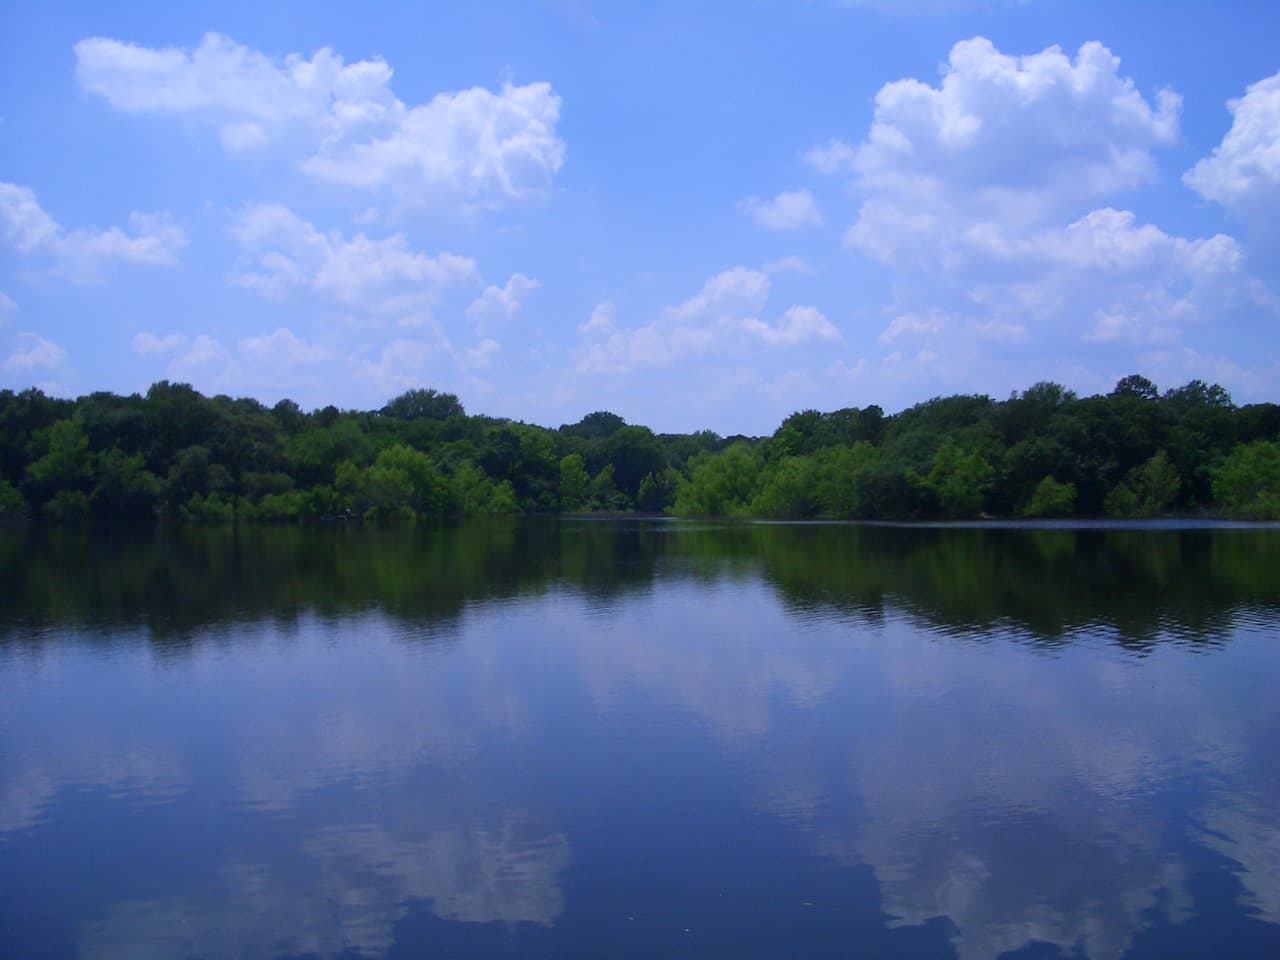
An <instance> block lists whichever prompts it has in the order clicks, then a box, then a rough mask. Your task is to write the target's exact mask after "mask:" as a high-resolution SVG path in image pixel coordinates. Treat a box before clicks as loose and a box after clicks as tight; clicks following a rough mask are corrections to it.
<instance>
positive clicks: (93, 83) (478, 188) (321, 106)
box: [75, 33, 565, 208]
mask: <svg viewBox="0 0 1280 960" xmlns="http://www.w3.org/2000/svg"><path fill="white" fill-rule="evenodd" d="M75 52H76V75H77V77H78V79H79V82H80V85H81V87H83V88H84V89H85V90H86V91H88V92H90V93H93V94H96V95H98V96H100V97H102V98H103V99H104V100H106V102H107V103H108V104H110V105H111V106H112V107H113V108H114V109H116V110H120V111H123V112H128V113H152V114H169V115H174V116H181V117H184V118H189V119H191V120H194V121H197V122H201V123H207V124H210V125H212V126H214V127H216V128H217V129H218V133H219V137H220V139H221V142H222V145H223V147H224V149H225V150H227V152H229V153H244V152H249V151H254V150H260V149H262V148H264V147H267V146H269V145H271V144H273V143H276V142H281V141H289V142H293V143H300V144H302V149H303V150H304V157H303V159H302V169H303V170H304V171H305V172H306V173H307V174H308V175H310V176H312V177H314V178H316V179H317V180H322V181H325V182H329V183H338V184H344V185H348V186H352V187H357V188H367V189H371V190H378V191H381V190H387V191H390V192H391V193H393V194H395V195H397V196H398V197H400V198H402V199H404V200H406V201H409V202H414V203H433V204H447V205H458V206H461V207H464V208H470V207H477V206H479V207H486V206H497V205H501V204H503V203H505V202H508V201H511V200H518V199H522V198H525V197H530V196H537V195H541V194H543V193H545V192H546V191H547V189H548V188H549V187H550V185H551V181H552V179H553V178H554V176H555V174H556V173H557V172H558V171H559V169H560V167H561V165H562V164H563V162H564V153H565V147H564V143H563V141H561V139H560V138H559V136H558V134H557V132H556V124H557V123H558V121H559V117H560V98H559V96H557V95H556V94H555V92H554V91H553V90H552V88H551V86H550V84H547V83H531V84H527V85H525V86H516V85H513V84H510V83H506V84H503V86H502V87H501V88H500V89H499V90H498V91H496V92H495V91H491V90H486V89H483V88H480V87H476V88H472V89H468V90H459V91H456V92H448V93H440V94H437V95H436V96H435V97H433V98H432V99H431V100H429V101H427V102H426V103H422V104H418V105H416V106H409V105H406V104H405V103H404V102H402V101H401V100H400V99H399V98H398V97H396V95H395V94H394V93H393V91H392V89H391V79H392V70H391V67H390V66H389V65H388V64H387V63H385V62H384V61H382V60H377V59H374V60H360V61H357V62H355V63H346V62H344V60H343V58H342V57H341V56H339V55H338V54H336V53H334V52H333V51H332V50H330V49H328V48H325V49H321V50H319V51H317V52H316V53H315V54H313V55H312V56H311V57H310V58H306V57H303V56H301V55H300V54H296V53H293V54H289V55H288V56H286V57H284V58H283V59H276V58H272V57H269V56H267V55H266V54H264V53H262V52H260V51H257V50H253V49H250V48H249V47H245V46H243V45H241V44H238V43H236V42H234V41H233V40H231V39H230V38H228V37H225V36H221V35H219V34H216V33H210V34H206V35H205V37H204V38H203V39H202V40H201V41H200V44H199V45H198V46H196V47H195V48H193V49H186V48H177V47H166V48H161V49H157V48H149V47H143V46H139V45H136V44H132V43H124V42H121V41H119V40H113V39H109V38H104V37H92V38H89V39H85V40H82V41H80V42H79V43H78V44H76V48H75Z"/></svg>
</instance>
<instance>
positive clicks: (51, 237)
mask: <svg viewBox="0 0 1280 960" xmlns="http://www.w3.org/2000/svg"><path fill="white" fill-rule="evenodd" d="M129 225H130V228H131V232H128V233H126V232H125V231H124V230H122V229H120V228H119V227H108V228H107V229H106V230H86V229H76V230H67V229H65V228H64V227H62V226H61V225H60V224H59V223H58V222H57V221H56V220H55V219H54V218H53V217H52V216H50V215H49V214H48V213H47V212H46V211H45V210H44V208H43V207H41V206H40V203H39V201H38V200H37V199H36V195H35V192H34V191H32V190H31V188H30V187H23V186H19V185H18V184H15V183H0V238H3V241H4V244H5V245H6V246H8V247H10V248H12V249H13V250H16V251H17V252H18V254H20V255H21V256H23V257H26V258H31V259H34V260H36V261H37V262H39V261H43V262H46V263H48V264H49V265H50V267H51V269H52V270H53V271H54V272H55V273H57V274H59V275H61V276H65V277H66V278H67V279H69V280H71V281H72V282H74V283H91V282H95V281H99V280H101V279H102V277H103V271H104V269H105V268H106V267H107V266H109V265H111V264H115V263H124V264H134V265H139V266H164V267H169V266H175V265H176V264H177V263H178V253H179V252H180V251H181V250H182V249H183V248H184V247H185V246H186V245H187V237H186V233H185V232H184V231H183V230H182V228H181V227H179V226H178V225H177V224H175V223H174V222H173V219H172V218H171V217H170V216H169V215H168V214H145V213H132V214H130V215H129Z"/></svg>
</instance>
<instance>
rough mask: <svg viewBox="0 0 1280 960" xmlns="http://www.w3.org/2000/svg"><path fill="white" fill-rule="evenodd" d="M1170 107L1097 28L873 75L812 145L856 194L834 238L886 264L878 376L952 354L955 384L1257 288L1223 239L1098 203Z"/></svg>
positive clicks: (1170, 100)
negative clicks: (1069, 46) (861, 127)
mask: <svg viewBox="0 0 1280 960" xmlns="http://www.w3.org/2000/svg"><path fill="white" fill-rule="evenodd" d="M1179 108H1180V101H1179V98H1178V97H1177V95H1176V94H1173V93H1171V92H1169V91H1162V92H1160V93H1158V94H1156V95H1155V97H1153V98H1152V99H1151V100H1148V99H1147V98H1145V97H1144V96H1143V94H1142V93H1141V92H1139V91H1138V89H1137V88H1136V87H1135V85H1134V83H1133V82H1132V81H1131V80H1130V79H1128V78H1126V77H1124V76H1122V75H1121V74H1120V73H1119V60H1118V59H1117V58H1116V57H1115V56H1113V55H1112V54H1111V53H1110V51H1108V50H1107V49H1106V48H1105V47H1103V46H1102V45H1101V44H1098V43H1086V44H1084V45H1083V46H1082V47H1081V48H1080V50H1079V52H1078V54H1077V55H1076V56H1075V57H1074V58H1068V57H1067V56H1066V55H1065V54H1063V53H1062V51H1060V50H1059V49H1058V48H1056V47H1051V48H1049V49H1047V50H1044V51H1042V52H1041V53H1038V54H1033V55H1031V56H1022V57H1015V56H1009V55H1006V54H1003V53H1001V52H1000V51H998V50H996V48H995V47H994V46H993V45H992V44H991V43H990V42H989V41H987V40H985V39H982V38H975V39H973V40H967V41H963V42H961V43H958V44H956V45H955V46H954V47H953V48H952V50H951V53H950V56H949V58H948V60H947V63H946V64H945V65H944V66H943V68H942V76H941V80H940V81H939V82H938V83H937V84H936V85H930V84H927V83H924V82H921V81H919V80H914V79H906V80H899V81H896V82H893V83H889V84H886V85H885V86H884V87H883V88H882V89H881V90H880V91H879V93H878V94H877V96H876V109H875V116H874V120H873V122H872V124H871V127H870V129H869V130H868V131H867V135H866V138H865V139H864V140H863V141H862V142H861V143H859V144H858V145H857V146H856V147H852V146H849V144H848V143H845V142H844V141H838V140H836V141H832V142H831V143H829V144H827V145H826V146H823V147H819V148H816V149H815V150H813V151H811V152H810V153H809V154H808V155H807V156H806V160H807V161H808V162H809V164H810V165H811V166H813V167H814V168H815V169H819V170H823V171H828V172H832V173H837V174H846V175H849V176H850V177H851V178H852V184H851V185H852V188H853V190H854V192H855V194H856V195H857V196H858V197H859V198H860V208H859V210H858V213H857V217H856V219H855V221H854V223H853V224H852V225H851V226H850V227H849V229H848V231H847V232H846V234H845V245H846V247H847V248H848V249H850V250H852V251H854V252H856V253H859V254H861V255H863V256H866V257H868V258H870V259H872V260H876V261H879V262H881V263H883V264H885V265H886V266H887V267H889V269H890V270H891V274H892V278H893V290H894V297H893V301H892V302H891V303H890V304H889V306H888V307H887V309H886V311H885V312H886V315H887V317H888V321H887V326H886V327H885V328H884V329H883V331H882V332H881V334H880V337H879V342H880V344H881V345H882V346H884V347H885V349H887V350H892V351H893V353H891V354H890V355H888V356H886V357H884V362H885V363H887V364H888V365H889V367H892V368H893V369H894V371H895V374H894V375H895V376H897V375H899V374H902V375H906V376H915V377H917V378H923V377H926V376H927V377H930V378H935V377H937V375H938V373H939V371H940V370H942V369H944V368H950V369H951V373H952V374H953V375H955V376H959V382H956V383H955V386H956V387H957V388H958V389H973V388H974V387H980V388H982V389H984V390H992V389H993V388H994V387H995V386H996V385H997V384H999V385H1000V386H1004V385H1005V384H1009V383H1010V382H1011V381H1012V383H1014V384H1017V383H1024V382H1029V381H1030V380H1031V379H1039V378H1041V377H1044V376H1050V375H1052V371H1054V370H1060V369H1061V368H1062V367H1063V365H1064V364H1069V363H1074V364H1075V365H1076V366H1078V367H1079V366H1083V367H1088V366H1090V365H1091V361H1094V360H1096V358H1097V354H1096V353H1090V351H1091V350H1096V349H1098V348H1099V347H1100V346H1101V345H1103V344H1106V345H1108V349H1110V350H1111V351H1112V355H1113V358H1114V357H1117V356H1118V353H1117V352H1116V351H1117V350H1119V349H1121V348H1123V349H1125V350H1128V351H1130V356H1131V357H1135V356H1136V354H1137V352H1139V351H1141V350H1149V349H1152V348H1154V347H1155V346H1158V345H1164V346H1168V345H1172V344H1177V343H1180V342H1181V341H1183V340H1184V339H1186V338H1187V337H1188V331H1194V330H1196V329H1197V325H1199V329H1206V328H1207V327H1208V324H1207V323H1206V322H1205V321H1207V320H1208V319H1210V318H1215V319H1220V318H1222V317H1223V316H1225V315H1228V314H1230V313H1231V312H1233V311H1239V310H1241V309H1245V308H1247V309H1253V310H1256V309H1257V308H1258V306H1259V305H1260V304H1261V303H1263V301H1264V300H1265V295H1264V294H1263V293H1262V292H1261V289H1260V287H1259V285H1258V284H1257V283H1256V281H1253V280H1251V279H1250V277H1249V276H1248V274H1247V272H1246V270H1245V265H1244V256H1243V252H1242V250H1241V248H1240V246H1239V244H1238V243H1237V242H1236V241H1235V240H1234V239H1232V238H1231V237H1227V236H1223V235H1218V236H1213V237H1208V238H1185V237H1179V236H1175V235H1172V234H1169V233H1167V232H1165V231H1163V230H1161V229H1160V228H1159V227H1158V226H1156V225H1154V224H1150V223H1140V222H1139V221H1138V220H1137V218H1136V216H1135V215H1134V214H1133V213H1132V212H1129V211H1126V210H1118V209H1114V208H1112V207H1110V206H1106V205H1105V200H1106V199H1107V198H1109V197H1110V196H1111V195H1113V194H1116V193H1118V192H1121V191H1127V190H1132V189H1135V188H1138V187H1141V186H1143V185H1144V184H1146V183H1149V182H1150V181H1152V180H1153V179H1154V178H1155V176H1156V165H1155V160H1154V157H1153V150H1154V149H1155V148H1157V147H1160V146H1163V145H1166V144H1170V143H1172V142H1173V141H1174V140H1175V139H1176V137H1177V133H1178V111H1179ZM1206 335H1208V334H1206ZM895 358H896V359H895ZM1029 363H1034V364H1035V365H1036V369H1035V372H1031V371H1030V370H1029V368H1028V364H1029ZM886 369H887V368H886ZM961 374H962V375H961ZM939 386H941V384H940V383H938V382H937V381H936V380H934V381H932V385H931V389H934V390H935V391H936V390H937V389H938V387H939Z"/></svg>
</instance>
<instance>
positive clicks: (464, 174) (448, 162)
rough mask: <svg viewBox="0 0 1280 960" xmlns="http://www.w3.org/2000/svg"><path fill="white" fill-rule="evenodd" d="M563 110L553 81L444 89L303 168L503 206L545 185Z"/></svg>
mask: <svg viewBox="0 0 1280 960" xmlns="http://www.w3.org/2000/svg"><path fill="white" fill-rule="evenodd" d="M559 118H560V98H559V97H558V96H556V95H555V93H553V92H552V90H551V85H550V84H547V83H532V84H529V85H527V86H523V87H516V86H512V85H511V84H504V85H503V87H502V89H501V91H500V92H499V93H496V94H495V93H493V92H491V91H489V90H485V89H483V88H480V87H475V88H472V89H470V90H461V91H459V92H457V93H441V94H437V95H436V96H435V97H434V98H433V99H432V100H431V101H430V102H429V103H425V104H422V105H420V106H417V107H414V108H412V109H411V110H408V111H405V112H404V113H403V115H402V116H401V117H399V118H398V122H397V123H396V124H395V125H394V126H393V127H392V129H391V130H390V131H389V132H387V133H386V134H385V135H384V136H381V137H377V138H374V139H370V140H368V141H364V142H359V143H339V144H337V145H334V146H329V147H326V148H325V149H324V150H322V151H321V152H320V153H317V154H316V155H315V156H313V157H311V158H310V159H308V160H307V161H306V162H305V163H304V164H303V169H304V170H305V171H306V172H307V173H309V174H311V175H312V176H313V177H315V178H316V179H319V180H325V181H329V182H331V183H341V184H346V185H349V186H354V187H364V188H370V189H377V188H390V189H391V190H392V191H394V192H395V193H396V194H398V195H399V196H401V197H403V198H405V199H410V200H417V201H421V202H426V201H428V200H433V199H438V198H446V197H447V198H455V199H457V200H459V201H461V202H462V203H464V204H465V205H472V204H475V205H480V206H499V205H501V204H502V203H504V202H506V201H509V200H519V199H523V198H526V197H533V196H541V195H543V194H545V193H546V191H547V189H548V188H549V187H550V185H551V181H552V179H553V178H554V177H555V175H556V173H557V172H558V171H559V169H560V167H561V165H562V164H563V163H564V152H565V150H564V143H563V142H562V141H561V140H560V139H559V138H558V137H557V135H556V123H557V121H558V120H559Z"/></svg>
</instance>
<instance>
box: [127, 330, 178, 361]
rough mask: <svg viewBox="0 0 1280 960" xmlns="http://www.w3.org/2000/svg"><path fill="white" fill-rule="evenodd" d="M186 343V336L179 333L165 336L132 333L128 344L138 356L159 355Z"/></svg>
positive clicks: (172, 350) (170, 351)
mask: <svg viewBox="0 0 1280 960" xmlns="http://www.w3.org/2000/svg"><path fill="white" fill-rule="evenodd" d="M186 343H187V338H186V337H185V336H183V335H182V334H180V333H170V334H166V335H165V336H157V335H156V334H154V333H146V332H145V331H144V332H142V333H137V334H134V337H133V340H131V341H130V346H132V347H133V352H134V353H136V354H138V355H139V356H143V357H147V356H159V355H163V354H166V353H173V352H174V351H175V350H178V349H181V348H182V347H183V346H185V345H186Z"/></svg>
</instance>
